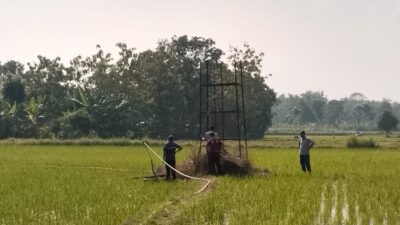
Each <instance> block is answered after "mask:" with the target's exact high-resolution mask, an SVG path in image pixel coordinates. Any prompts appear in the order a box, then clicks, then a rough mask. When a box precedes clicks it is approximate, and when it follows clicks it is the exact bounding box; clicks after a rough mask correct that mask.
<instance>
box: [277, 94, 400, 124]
mask: <svg viewBox="0 0 400 225" xmlns="http://www.w3.org/2000/svg"><path fill="white" fill-rule="evenodd" d="M277 101H278V104H276V105H275V106H274V107H273V110H272V111H273V115H274V119H273V123H274V126H275V127H279V125H281V127H283V126H285V125H286V126H287V127H292V128H295V129H296V128H297V127H299V126H302V125H306V124H309V125H314V126H315V127H316V128H317V129H318V130H351V131H377V130H383V131H386V130H387V128H389V130H393V129H395V128H396V127H397V123H398V121H397V118H400V104H399V103H397V102H392V101H390V100H388V99H383V100H382V101H372V100H368V99H367V98H366V97H365V96H364V95H363V94H362V93H353V94H351V95H350V96H348V97H345V98H342V99H340V100H334V99H332V100H329V99H327V97H326V96H325V95H324V93H323V92H322V91H316V92H313V91H307V92H305V93H303V94H300V95H292V94H289V95H280V96H279V97H277ZM382 120H383V121H382ZM396 121H397V122H396Z"/></svg>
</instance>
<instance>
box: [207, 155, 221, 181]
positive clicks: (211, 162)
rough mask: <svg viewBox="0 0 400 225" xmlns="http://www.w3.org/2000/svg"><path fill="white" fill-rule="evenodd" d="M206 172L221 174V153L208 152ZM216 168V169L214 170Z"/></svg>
mask: <svg viewBox="0 0 400 225" xmlns="http://www.w3.org/2000/svg"><path fill="white" fill-rule="evenodd" d="M207 156H208V173H209V174H213V175H219V174H221V164H220V158H221V155H220V154H219V152H208V153H207ZM215 169H217V171H215Z"/></svg>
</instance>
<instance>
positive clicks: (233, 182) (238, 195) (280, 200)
mask: <svg viewBox="0 0 400 225" xmlns="http://www.w3.org/2000/svg"><path fill="white" fill-rule="evenodd" d="M297 157H298V156H297V154H296V152H295V151H294V150H288V149H284V150H282V149H281V150H275V149H274V150H262V149H254V150H253V151H252V158H253V159H254V162H255V163H256V165H258V166H260V167H262V166H267V167H269V168H270V170H271V172H272V174H271V176H270V177H267V178H266V177H252V178H250V177H249V178H247V179H239V178H234V177H223V178H221V179H220V181H219V185H218V186H217V188H216V189H215V190H213V192H212V193H210V195H208V196H207V198H205V199H203V200H202V201H201V202H199V203H198V204H196V205H195V206H193V207H191V208H189V209H186V210H185V211H184V212H183V213H182V216H181V218H180V220H179V222H178V223H176V224H226V223H228V222H229V224H357V222H358V221H361V224H366V223H370V220H373V221H374V223H375V224H385V223H386V224H396V223H397V222H399V221H400V217H399V215H400V194H399V193H398V190H399V189H400V180H399V179H397V178H398V173H399V172H400V166H399V164H398V161H399V160H400V152H398V151H395V150H368V151H365V150H364V151H349V150H332V149H318V150H315V151H314V152H312V166H313V169H314V171H313V172H312V174H311V175H310V174H304V173H303V172H300V166H299V165H298V159H297ZM322 196H323V197H322ZM322 198H323V199H324V200H322Z"/></svg>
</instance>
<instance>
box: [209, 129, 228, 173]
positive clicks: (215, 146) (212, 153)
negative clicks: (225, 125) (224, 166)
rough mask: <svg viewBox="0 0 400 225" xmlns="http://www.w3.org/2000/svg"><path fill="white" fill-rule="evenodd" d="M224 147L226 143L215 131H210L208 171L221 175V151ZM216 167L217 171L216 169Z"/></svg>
mask: <svg viewBox="0 0 400 225" xmlns="http://www.w3.org/2000/svg"><path fill="white" fill-rule="evenodd" d="M223 147H224V144H223V143H222V141H221V140H219V139H218V138H217V137H215V133H210V139H209V140H208V142H207V144H206V149H207V156H208V173H209V174H215V175H220V174H221V173H222V171H221V164H220V159H221V152H222V149H223ZM215 167H216V168H217V171H215Z"/></svg>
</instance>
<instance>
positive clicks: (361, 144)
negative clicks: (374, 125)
mask: <svg viewBox="0 0 400 225" xmlns="http://www.w3.org/2000/svg"><path fill="white" fill-rule="evenodd" d="M377 147H379V146H378V144H377V143H376V142H375V141H374V140H373V139H372V138H370V139H358V138H357V137H352V138H349V139H348V140H347V148H377Z"/></svg>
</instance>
